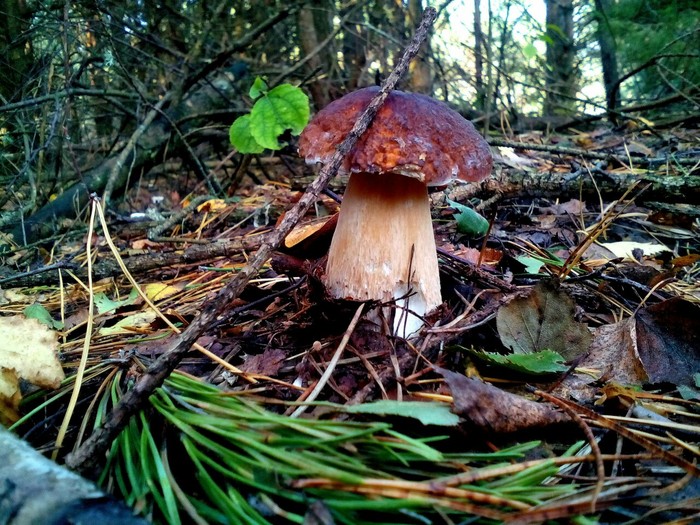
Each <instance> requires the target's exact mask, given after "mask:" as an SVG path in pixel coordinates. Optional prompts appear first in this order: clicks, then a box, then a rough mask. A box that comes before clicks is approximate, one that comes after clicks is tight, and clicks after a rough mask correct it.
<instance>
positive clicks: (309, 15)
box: [297, 1, 330, 109]
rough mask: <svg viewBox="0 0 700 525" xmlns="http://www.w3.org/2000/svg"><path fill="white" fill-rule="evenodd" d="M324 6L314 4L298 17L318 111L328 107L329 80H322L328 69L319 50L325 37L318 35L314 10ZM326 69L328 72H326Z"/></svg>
mask: <svg viewBox="0 0 700 525" xmlns="http://www.w3.org/2000/svg"><path fill="white" fill-rule="evenodd" d="M319 4H322V2H318V1H316V2H312V3H311V4H309V5H307V6H306V7H303V8H302V9H300V10H299V14H298V15H297V31H298V34H299V46H300V47H301V50H302V52H303V53H304V55H305V56H308V57H309V60H308V61H307V63H306V65H307V70H308V73H309V74H313V75H314V80H312V81H311V82H309V84H308V87H309V91H310V92H311V98H312V99H313V101H314V105H315V106H316V108H317V109H321V108H324V107H325V106H326V105H328V102H329V101H330V100H329V96H328V86H327V80H326V79H324V78H320V77H321V75H322V74H323V73H326V74H327V71H328V70H327V68H325V67H324V64H323V60H322V59H321V55H320V50H319V49H318V43H319V42H321V41H322V40H323V39H324V38H325V36H324V35H319V34H318V28H317V27H316V17H315V16H314V10H315V8H316V6H317V5H319ZM324 69H326V71H324Z"/></svg>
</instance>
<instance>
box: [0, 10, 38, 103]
mask: <svg viewBox="0 0 700 525" xmlns="http://www.w3.org/2000/svg"><path fill="white" fill-rule="evenodd" d="M0 9H1V10H2V16H0V70H1V71H2V75H0V96H2V98H3V102H12V101H15V100H19V98H20V96H19V95H21V93H22V87H23V86H24V82H25V79H26V75H27V74H28V73H29V70H30V69H31V66H32V63H33V56H32V47H31V40H30V34H31V33H30V32H29V31H28V29H29V20H30V15H31V13H30V12H29V10H28V9H27V6H26V5H25V2H24V0H4V1H3V2H2V7H1V8H0Z"/></svg>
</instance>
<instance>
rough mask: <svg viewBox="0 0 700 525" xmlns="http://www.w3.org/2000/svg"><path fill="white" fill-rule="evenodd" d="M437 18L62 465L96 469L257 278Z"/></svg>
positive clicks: (428, 14) (429, 13) (430, 17)
mask: <svg viewBox="0 0 700 525" xmlns="http://www.w3.org/2000/svg"><path fill="white" fill-rule="evenodd" d="M435 16H436V12H435V9H434V8H427V9H426V10H425V11H424V13H423V19H422V21H421V24H420V27H419V28H418V29H417V30H416V34H415V35H414V37H413V39H412V40H411V43H410V44H409V45H408V47H407V48H406V51H405V52H404V54H403V56H402V57H401V60H400V61H399V63H398V64H397V66H396V68H395V69H394V71H393V72H392V73H391V74H390V75H389V77H388V78H387V79H386V81H385V83H384V85H383V86H382V88H381V89H380V90H379V93H377V95H376V96H375V97H374V98H373V99H372V101H371V102H370V104H369V106H368V107H367V109H366V110H365V111H364V112H363V113H362V115H360V117H359V118H358V119H357V121H356V122H355V125H354V126H353V128H352V130H350V133H349V134H348V136H347V137H346V138H345V140H343V142H342V143H341V144H340V145H339V146H338V148H337V151H336V153H335V154H334V155H333V158H332V159H331V162H329V163H328V164H327V165H325V166H324V167H323V169H321V172H320V173H319V175H318V177H317V178H316V180H314V182H312V183H311V185H310V186H309V187H308V188H307V190H306V192H305V193H304V195H303V196H302V197H301V199H299V201H298V202H297V204H296V205H295V206H294V207H293V208H292V209H291V210H290V211H289V212H288V213H287V214H286V215H285V217H284V219H283V220H282V222H281V223H280V224H279V225H278V227H277V228H276V229H275V230H274V231H273V232H272V233H271V234H270V237H269V238H268V240H267V242H265V243H264V244H262V246H260V248H259V249H258V251H257V252H256V253H255V255H253V257H251V259H250V262H249V264H248V265H247V266H245V267H244V268H242V269H241V271H240V272H239V273H238V274H237V275H236V277H235V278H233V279H232V280H231V282H229V283H228V284H227V285H226V286H225V287H224V288H222V289H221V290H220V291H219V293H218V294H217V295H216V297H214V299H212V300H211V301H209V302H208V303H205V305H204V306H203V308H202V311H201V313H200V314H199V315H198V316H197V317H196V318H195V319H194V320H193V321H192V323H191V324H190V325H189V326H188V327H187V329H185V330H184V331H183V332H182V334H180V336H179V337H177V338H176V339H175V340H174V341H173V342H172V343H171V347H170V348H169V349H168V350H167V351H166V352H165V353H164V354H163V355H161V356H160V357H159V358H158V359H157V360H156V361H155V362H154V363H153V364H152V365H151V366H150V367H149V368H148V370H147V371H146V373H145V374H144V375H143V376H142V377H141V378H140V379H139V381H138V382H137V383H136V384H135V385H134V387H133V389H132V390H130V391H129V392H127V393H126V394H125V395H124V397H123V398H122V399H121V400H120V401H119V403H118V404H117V405H116V406H115V407H114V409H112V411H111V412H110V414H109V415H108V416H107V418H106V420H105V421H104V423H103V424H102V425H101V426H100V427H98V428H97V429H96V430H95V431H94V432H93V433H92V435H91V436H90V437H89V438H88V439H87V440H86V441H85V443H83V445H82V446H81V447H80V448H79V449H78V450H76V451H75V452H74V453H72V454H69V455H68V456H67V457H66V465H68V466H69V467H70V468H72V469H74V470H77V471H81V472H86V471H89V470H91V469H92V468H93V467H94V466H96V465H97V463H98V461H99V460H100V459H101V458H103V457H104V454H105V452H106V451H107V449H108V448H109V446H110V445H111V443H112V441H113V440H114V439H115V438H116V437H117V435H118V434H119V433H120V432H121V431H122V429H123V428H124V427H125V426H126V425H127V423H128V421H129V418H130V417H131V416H132V415H133V414H135V413H136V412H137V411H138V410H139V409H140V408H141V407H142V406H143V405H144V404H145V403H146V401H147V399H148V398H149V397H150V396H151V394H153V392H154V391H155V390H156V388H158V387H159V386H160V385H162V384H163V381H165V379H166V378H167V377H168V376H169V375H170V374H171V373H172V371H173V370H175V368H176V367H177V365H178V364H179V363H180V361H181V360H182V358H183V357H184V356H185V354H186V353H187V352H188V351H189V350H190V348H191V347H192V344H193V343H194V342H195V341H196V340H197V339H198V338H199V337H200V336H201V335H202V334H203V333H204V332H205V330H207V328H208V327H209V326H210V324H211V323H213V322H215V321H216V319H217V317H219V315H221V313H222V312H223V311H224V310H225V309H226V307H227V306H228V305H229V304H231V302H232V301H233V300H234V299H236V298H237V297H238V296H239V295H240V294H241V292H242V291H243V289H244V288H245V286H246V285H247V284H248V281H249V280H250V279H251V278H252V277H253V276H254V275H256V274H257V272H258V271H259V270H260V268H261V267H262V265H263V264H264V263H265V261H267V259H268V258H269V257H270V255H271V253H272V251H273V250H274V249H275V248H276V247H277V246H279V245H280V244H281V243H282V241H283V240H284V238H285V237H286V236H287V235H288V234H289V232H290V231H291V230H292V228H293V227H294V226H295V225H296V223H297V222H298V221H299V219H301V217H302V216H303V215H304V214H305V213H306V212H307V211H308V209H309V208H310V207H311V205H312V204H313V203H314V202H315V201H316V200H317V199H318V197H319V195H320V193H321V192H322V191H323V189H324V188H325V187H326V186H327V185H328V182H329V181H330V180H331V178H332V177H333V176H335V175H336V173H337V172H338V169H339V168H340V165H341V164H342V162H343V159H344V158H345V156H346V155H347V154H348V152H349V151H350V150H351V149H352V148H353V147H354V146H355V144H356V143H357V141H358V139H359V138H360V136H361V135H362V134H363V133H364V132H365V131H366V130H367V128H368V127H369V125H370V124H371V122H372V120H373V119H374V116H375V115H376V114H377V112H378V111H379V108H380V107H381V105H382V104H383V103H384V101H385V100H386V98H387V96H388V95H389V92H390V91H391V90H392V89H393V88H394V87H395V86H396V84H397V82H398V81H399V79H400V78H401V77H402V76H403V75H404V74H405V72H406V70H407V69H408V65H409V62H410V61H411V59H412V58H413V57H414V56H415V55H416V54H417V53H418V50H419V48H420V45H421V44H422V43H423V41H424V40H425V39H426V37H427V36H428V31H429V29H430V27H431V26H432V24H433V21H434V20H435Z"/></svg>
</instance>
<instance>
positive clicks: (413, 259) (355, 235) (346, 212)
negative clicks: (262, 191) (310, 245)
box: [325, 173, 442, 337]
mask: <svg viewBox="0 0 700 525" xmlns="http://www.w3.org/2000/svg"><path fill="white" fill-rule="evenodd" d="M325 284H326V287H327V288H328V291H329V293H330V294H331V295H332V296H333V297H335V298H337V299H351V300H356V301H371V300H374V301H381V302H392V301H393V302H395V305H396V308H384V309H383V312H384V313H385V314H388V315H387V317H388V319H389V320H390V321H391V322H390V326H392V327H393V332H394V334H395V335H399V336H401V337H407V336H409V335H410V334H412V333H414V332H416V331H417V330H419V329H420V328H421V327H422V326H423V324H424V323H423V320H422V317H423V316H424V315H425V314H427V313H430V312H431V311H432V310H434V309H435V308H436V307H437V306H439V305H440V303H441V302H442V298H441V295H440V275H439V269H438V260H437V253H436V250H435V237H434V234H433V227H432V221H431V217H430V201H429V199H428V191H427V188H426V186H425V184H423V183H421V182H420V181H418V180H416V179H414V178H409V177H405V176H403V175H398V174H395V173H386V174H382V175H377V174H369V173H354V174H352V175H351V176H350V181H349V182H348V187H347V190H346V191H345V196H344V198H343V204H342V206H341V210H340V215H339V217H338V225H337V227H336V230H335V234H334V236H333V240H332V242H331V247H330V251H329V253H328V265H327V267H326V278H325ZM392 310H394V311H393V313H392Z"/></svg>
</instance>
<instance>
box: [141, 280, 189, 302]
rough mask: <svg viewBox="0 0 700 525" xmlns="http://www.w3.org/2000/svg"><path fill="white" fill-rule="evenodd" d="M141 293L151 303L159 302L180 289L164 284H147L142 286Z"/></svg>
mask: <svg viewBox="0 0 700 525" xmlns="http://www.w3.org/2000/svg"><path fill="white" fill-rule="evenodd" d="M141 291H142V292H143V293H144V294H146V297H148V298H149V299H150V300H151V301H161V300H163V299H166V298H168V297H170V296H171V295H175V294H176V293H178V292H179V291H180V288H178V287H177V286H171V285H169V284H165V283H149V284H145V285H143V286H142V287H141Z"/></svg>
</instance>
